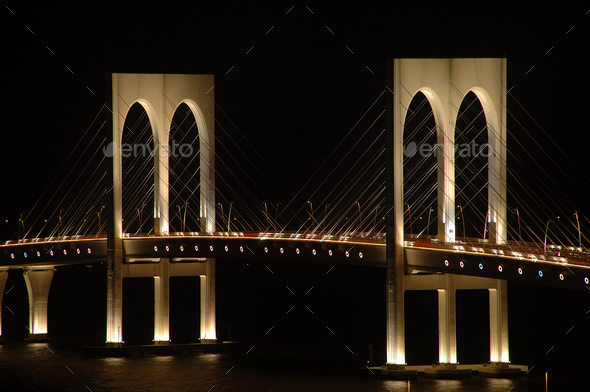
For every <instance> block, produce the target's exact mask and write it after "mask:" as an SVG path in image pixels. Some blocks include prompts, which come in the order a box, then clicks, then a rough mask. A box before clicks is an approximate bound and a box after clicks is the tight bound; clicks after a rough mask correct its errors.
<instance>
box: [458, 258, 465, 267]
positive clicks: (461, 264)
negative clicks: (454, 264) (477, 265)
mask: <svg viewBox="0 0 590 392" xmlns="http://www.w3.org/2000/svg"><path fill="white" fill-rule="evenodd" d="M459 267H461V268H463V267H465V263H464V262H463V260H461V261H460V262H459Z"/></svg>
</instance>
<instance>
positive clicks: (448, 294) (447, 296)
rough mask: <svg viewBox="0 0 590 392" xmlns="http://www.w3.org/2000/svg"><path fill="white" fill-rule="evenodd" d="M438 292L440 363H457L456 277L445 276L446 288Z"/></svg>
mask: <svg viewBox="0 0 590 392" xmlns="http://www.w3.org/2000/svg"><path fill="white" fill-rule="evenodd" d="M437 291H438V361H439V362H440V363H457V322H456V312H455V277H454V276H452V275H446V276H445V288H444V289H437Z"/></svg>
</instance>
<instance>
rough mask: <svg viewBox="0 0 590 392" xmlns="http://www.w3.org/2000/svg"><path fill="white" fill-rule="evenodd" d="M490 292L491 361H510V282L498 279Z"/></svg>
mask: <svg viewBox="0 0 590 392" xmlns="http://www.w3.org/2000/svg"><path fill="white" fill-rule="evenodd" d="M488 290H489V293H490V362H505V363H507V362H509V355H508V283H507V282H506V281H505V280H496V287H495V288H489V289H488Z"/></svg>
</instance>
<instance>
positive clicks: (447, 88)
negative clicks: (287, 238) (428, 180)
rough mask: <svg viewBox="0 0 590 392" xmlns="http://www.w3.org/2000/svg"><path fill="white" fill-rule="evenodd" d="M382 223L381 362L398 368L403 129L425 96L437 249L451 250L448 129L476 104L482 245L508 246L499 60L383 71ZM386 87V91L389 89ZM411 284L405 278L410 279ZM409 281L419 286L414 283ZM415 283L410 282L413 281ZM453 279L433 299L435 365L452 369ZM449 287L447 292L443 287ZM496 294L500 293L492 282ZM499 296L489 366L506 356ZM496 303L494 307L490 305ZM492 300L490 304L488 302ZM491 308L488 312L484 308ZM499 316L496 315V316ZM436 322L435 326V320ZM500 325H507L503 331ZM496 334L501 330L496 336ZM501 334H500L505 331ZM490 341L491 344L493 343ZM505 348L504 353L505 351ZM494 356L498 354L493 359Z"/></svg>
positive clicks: (429, 62) (430, 62)
mask: <svg viewBox="0 0 590 392" xmlns="http://www.w3.org/2000/svg"><path fill="white" fill-rule="evenodd" d="M388 79H389V80H388V85H389V86H391V92H392V94H391V95H390V97H389V100H388V103H387V105H388V112H389V114H388V141H387V143H388V146H387V147H388V149H389V151H390V152H389V154H388V181H387V186H388V192H387V193H388V195H387V201H388V206H387V209H388V211H390V212H388V218H387V219H388V220H387V231H388V236H387V266H386V268H387V287H386V292H387V294H386V295H387V298H386V302H387V339H386V345H387V350H386V352H387V363H388V364H389V365H390V366H391V368H395V367H396V366H403V365H404V364H405V332H404V292H405V290H406V289H407V287H406V286H407V284H408V281H407V275H406V274H407V273H408V271H406V263H405V251H404V216H403V215H404V208H403V206H404V199H403V195H404V170H403V164H404V145H403V142H404V126H405V122H406V115H407V112H408V110H409V109H408V108H409V106H410V103H411V101H412V99H413V98H414V96H415V95H416V94H418V93H422V94H424V96H425V97H426V99H427V100H428V102H429V104H430V107H431V109H432V112H433V115H434V121H435V123H436V134H437V150H436V152H437V154H436V157H437V183H438V185H437V212H438V214H437V216H438V218H437V219H438V224H437V227H438V230H437V233H438V234H437V235H438V242H439V243H454V242H455V237H456V230H455V215H456V211H455V124H456V120H457V116H458V114H459V113H458V112H459V108H460V107H461V103H462V102H463V100H464V98H465V96H466V95H467V94H468V93H470V92H473V93H474V94H475V95H476V96H477V98H478V99H479V101H480V103H481V105H482V107H483V110H484V113H485V119H486V123H487V131H488V148H489V152H490V154H489V157H488V159H489V162H488V213H487V217H488V223H487V227H488V229H489V242H490V243H495V244H503V243H505V242H506V241H507V221H506V217H507V215H506V214H507V212H506V211H507V210H506V155H507V152H506V59H505V58H446V59H443V58H441V59H394V60H393V61H392V62H391V63H389V64H388ZM389 86H388V87H389ZM414 278H416V277H412V279H414ZM416 279H420V277H417V278H416ZM414 280H415V279H414ZM453 282H454V280H453V279H450V280H449V281H448V282H447V283H446V286H442V287H437V288H435V289H436V290H438V293H439V294H438V295H439V322H440V325H439V330H440V336H439V337H440V342H439V346H440V347H439V352H440V360H441V361H444V362H448V363H456V361H457V359H456V337H455V321H454V308H455V304H454V295H455V293H454V290H455V289H454V288H453V287H452V286H453V285H454V283H453ZM448 285H450V286H449V287H447V286H448ZM498 287H504V288H505V285H504V286H502V284H501V283H498ZM505 292H506V290H503V289H498V290H497V291H495V292H492V291H490V307H492V305H493V306H496V305H498V304H499V305H498V306H499V308H494V309H496V310H495V311H494V315H495V316H494V315H492V313H490V314H491V316H494V317H495V318H494V320H496V321H497V322H496V323H495V325H496V327H494V328H496V330H498V331H501V333H500V334H499V335H498V336H500V337H497V336H496V335H494V336H493V337H491V340H494V339H496V340H498V339H499V342H498V343H494V347H495V348H494V347H491V352H492V360H493V361H494V359H495V360H496V361H503V360H504V359H506V358H508V352H507V334H508V332H507V318H506V317H504V316H505V315H506V313H507V312H506V311H505V309H506V301H505V298H506V297H505V295H506V294H505ZM496 297H498V298H500V299H501V300H500V301H499V302H498V301H496V299H495V298H496ZM492 298H494V299H493V300H492ZM490 309H491V308H490ZM498 309H499V310H498ZM441 320H442V321H441ZM503 323H506V324H505V325H504V324H503ZM498 328H500V329H498ZM503 331H505V334H504V332H503ZM494 342H495V340H494ZM504 347H506V348H505V349H504ZM493 353H497V354H493Z"/></svg>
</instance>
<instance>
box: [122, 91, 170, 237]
mask: <svg viewBox="0 0 590 392" xmlns="http://www.w3.org/2000/svg"><path fill="white" fill-rule="evenodd" d="M136 103H137V104H139V105H141V107H142V108H143V110H144V111H145V112H146V114H147V116H148V121H149V124H150V127H151V129H152V134H153V137H154V141H153V144H154V146H153V151H154V231H155V232H156V233H161V232H164V233H165V232H167V231H168V230H167V227H168V219H167V218H166V219H161V217H162V216H164V217H166V216H168V205H167V203H166V202H165V201H166V200H167V199H168V197H167V196H168V195H167V193H168V191H167V186H168V162H162V161H161V155H160V154H159V153H158V152H159V146H160V145H162V142H163V140H162V139H163V138H165V135H162V134H161V132H159V129H158V126H157V124H158V116H157V114H156V111H155V109H154V107H153V105H152V104H151V103H150V102H149V101H148V100H146V99H143V98H139V99H136V100H135V101H134V102H132V103H131V104H130V105H129V107H128V109H127V112H126V113H125V115H124V116H123V126H122V127H121V132H120V134H119V139H118V145H119V146H121V145H122V143H123V133H124V132H125V130H124V127H125V122H126V121H127V117H128V116H129V112H130V111H131V108H132V107H133V105H135V104H136ZM164 143H167V142H164ZM114 147H115V146H114ZM113 151H115V152H119V151H121V149H120V148H119V149H114V150H113ZM116 156H118V160H119V161H120V162H119V164H118V165H115V167H118V168H119V170H115V171H114V175H115V178H117V176H119V181H120V182H121V204H120V206H121V209H120V210H119V211H120V212H121V217H120V218H122V210H123V201H122V191H123V183H122V181H123V176H122V169H123V162H122V159H121V158H122V157H121V154H115V156H114V157H113V158H115V157H116ZM115 159H117V158H115ZM162 192H164V195H163V194H162ZM163 210H165V211H163ZM119 221H122V219H119V217H117V219H116V222H119ZM162 229H164V230H162ZM121 230H122V227H121Z"/></svg>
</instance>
